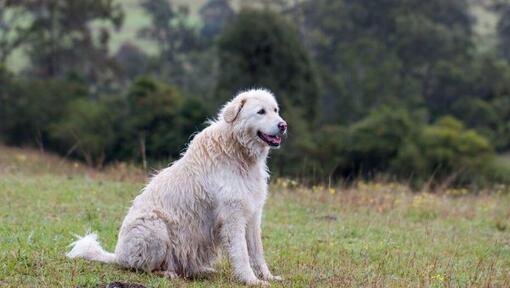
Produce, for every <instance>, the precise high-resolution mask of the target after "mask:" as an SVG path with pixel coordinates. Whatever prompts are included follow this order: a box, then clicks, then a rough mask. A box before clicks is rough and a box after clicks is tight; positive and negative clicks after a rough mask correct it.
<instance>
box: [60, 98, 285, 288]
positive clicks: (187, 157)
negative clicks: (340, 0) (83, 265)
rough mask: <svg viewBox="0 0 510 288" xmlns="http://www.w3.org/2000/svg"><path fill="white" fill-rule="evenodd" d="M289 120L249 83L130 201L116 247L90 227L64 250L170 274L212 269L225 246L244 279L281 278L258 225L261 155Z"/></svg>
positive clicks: (264, 176)
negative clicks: (265, 249)
mask: <svg viewBox="0 0 510 288" xmlns="http://www.w3.org/2000/svg"><path fill="white" fill-rule="evenodd" d="M286 130H287V123H286V122H285V121H284V120H283V119H282V118H281V117H280V116H279V114H278V104H277V102H276V100H275V98H274V96H273V95H272V94H271V93H270V92H269V91H267V90H249V91H246V92H243V93H240V94H239V95H237V96H236V97H235V98H234V99H232V100H231V101H230V102H228V103H227V104H225V106H224V107H223V109H221V111H220V113H219V115H218V117H217V120H215V121H211V122H210V125H209V126H208V127H207V128H205V129H204V130H203V131H202V132H200V133H198V134H197V135H196V136H195V137H194V139H193V140H192V141H191V143H190V144H189V146H188V148H187V151H186V152H185V153H184V154H183V156H182V158H181V159H180V160H178V161H176V162H175V163H173V164H172V165H171V166H170V167H168V168H166V169H164V170H162V171H161V172H160V173H159V174H157V175H156V176H155V177H154V178H152V180H151V181H150V182H149V184H148V185H147V186H146V187H145V188H144V189H143V192H142V193H141V194H140V195H138V196H137V197H136V198H135V200H134V201H133V206H132V207H131V208H130V209H129V212H128V214H127V216H126V218H125V219H124V222H123V223H122V227H121V229H120V231H119V237H118V242H117V246H116V248H115V253H109V252H106V251H105V250H103V249H102V248H101V246H100V244H99V242H98V241H97V235H96V234H89V235H87V236H85V237H83V238H80V239H78V240H77V241H76V242H74V243H73V244H72V245H73V248H72V250H71V251H70V252H69V253H68V254H67V256H68V257H70V258H76V257H81V258H85V259H88V260H96V261H101V262H107V263H116V264H119V265H121V266H124V267H127V268H133V269H137V270H144V271H146V272H153V273H157V274H159V275H163V276H166V277H168V278H173V277H176V276H183V277H195V276H198V275H200V274H203V273H208V272H213V271H214V270H213V269H212V268H211V267H212V264H213V263H214V261H215V259H216V258H217V256H218V252H219V248H220V247H223V248H224V249H225V250H226V252H227V254H228V256H229V258H230V261H231V263H232V265H233V268H234V271H235V275H236V276H237V277H238V279H239V280H240V281H242V282H244V283H246V284H249V285H258V284H262V285H267V284H268V282H267V280H281V278H280V277H278V276H273V275H272V274H271V272H270V271H269V269H268V267H267V264H266V261H265V260H264V255H263V254H264V253H263V248H262V240H261V231H260V224H261V218H262V209H263V206H264V202H265V200H266V196H267V182H268V177H269V175H268V170H267V166H266V158H267V155H268V152H269V148H270V147H279V145H280V142H281V136H282V135H283V134H284V133H286Z"/></svg>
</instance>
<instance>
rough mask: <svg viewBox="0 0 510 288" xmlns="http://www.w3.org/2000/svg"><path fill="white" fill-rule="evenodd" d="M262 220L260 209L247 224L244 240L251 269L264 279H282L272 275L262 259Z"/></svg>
mask: <svg viewBox="0 0 510 288" xmlns="http://www.w3.org/2000/svg"><path fill="white" fill-rule="evenodd" d="M261 222H262V211H260V212H258V213H256V214H255V215H254V216H253V217H252V218H251V219H250V220H249V221H248V225H247V231H246V232H247V233H246V241H247V243H248V252H249V254H250V261H251V264H252V266H253V269H254V270H255V271H256V272H257V273H258V274H259V275H260V277H262V279H264V280H276V281H281V280H283V278H282V277H280V276H273V274H271V272H270V271H269V268H268V267H267V263H266V260H265V259H264V248H263V246H262V233H261V228H260V224H261Z"/></svg>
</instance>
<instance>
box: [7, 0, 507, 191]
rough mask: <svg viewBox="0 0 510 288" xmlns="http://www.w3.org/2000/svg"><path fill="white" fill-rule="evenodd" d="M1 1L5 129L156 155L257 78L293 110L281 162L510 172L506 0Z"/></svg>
mask: <svg viewBox="0 0 510 288" xmlns="http://www.w3.org/2000/svg"><path fill="white" fill-rule="evenodd" d="M0 8H1V9H0V140H1V141H2V142H4V143H5V144H8V145H18V146H23V145H31V146H35V147H38V148H39V149H41V150H52V151H55V152H58V153H60V154H62V155H64V156H67V157H75V158H78V159H82V160H83V161H86V162H87V163H88V164H89V165H94V166H98V167H101V166H103V165H104V164H107V163H109V162H112V161H133V162H136V163H139V164H140V165H142V166H144V167H148V166H154V165H155V163H161V161H162V162H163V163H164V162H169V161H172V160H174V159H176V158H177V157H179V154H180V153H181V152H182V151H183V149H185V144H186V143H187V142H188V140H189V137H190V135H192V134H193V133H194V132H196V131H198V130H199V129H201V128H202V127H203V126H204V125H203V123H204V121H205V120H206V119H207V118H208V117H214V115H215V113H216V110H217V109H218V107H219V105H220V104H221V103H222V102H223V101H225V100H226V99H229V98H230V97H232V96H233V95H234V94H235V93H237V92H238V91H240V90H243V89H248V88H252V87H266V88H268V89H271V90H272V91H273V92H274V93H275V94H276V96H277V98H278V100H279V101H280V103H281V106H282V113H283V115H284V117H285V118H286V120H287V121H288V122H289V123H290V131H289V136H288V139H287V140H286V143H285V144H284V148H283V149H280V150H278V151H275V153H273V154H272V157H271V160H270V165H271V166H272V171H273V173H274V174H276V175H280V176H288V177H295V178H301V179H303V180H307V181H337V180H349V179H355V178H358V177H365V178H373V177H380V176H381V175H383V176H386V177H389V178H391V179H398V180H401V181H409V182H411V183H414V184H417V185H419V184H423V183H425V182H428V183H430V182H432V183H447V184H448V185H486V184H488V183H489V184H490V183H496V182H497V183H499V182H510V158H509V156H508V155H509V151H510V65H509V61H510V54H509V51H510V50H509V49H510V21H509V20H508V19H510V17H509V16H510V3H509V2H508V1H506V0H480V1H475V0H451V1H443V0H430V1H420V0H411V1H409V0H405V1H404V0H395V1H369V0H356V1H354V0H315V1H306V0H303V1H293V0H287V1H286V0H279V1H266V0H260V1H233V0H232V1H228V0H193V1H178V0H172V1H170V0H157V1H145V0H141V1H134V0H129V1H116V0H100V1H91V0H66V1H63V0H45V1H31V0H22V1H9V0H3V1H2V0H0ZM487 23H489V24H487ZM490 23H492V24H490Z"/></svg>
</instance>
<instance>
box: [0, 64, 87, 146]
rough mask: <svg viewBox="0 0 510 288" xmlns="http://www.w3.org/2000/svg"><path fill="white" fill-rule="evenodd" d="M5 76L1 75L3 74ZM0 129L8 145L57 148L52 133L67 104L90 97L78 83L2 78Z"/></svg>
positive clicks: (85, 89) (5, 76) (7, 76)
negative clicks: (52, 128)
mask: <svg viewBox="0 0 510 288" xmlns="http://www.w3.org/2000/svg"><path fill="white" fill-rule="evenodd" d="M0 74H2V73H0ZM0 78H2V79H1V80H0V82H2V83H0V85H2V89H0V127H2V128H1V130H2V133H3V134H4V137H3V138H4V140H5V141H6V142H7V143H8V144H12V145H21V144H29V145H30V144H31V145H37V146H38V147H39V148H40V149H44V148H45V147H47V146H50V148H52V147H53V148H56V147H55V143H54V141H52V139H51V137H50V133H49V127H50V125H51V124H52V123H55V122H56V121H59V120H60V118H61V117H62V116H63V115H64V114H65V111H66V107H67V103H69V102H70V101H72V100H73V99H76V98H84V97H86V96H87V95H88V91H87V88H86V87H85V86H84V85H83V83H81V82H79V81H62V80H48V81H41V80H33V81H32V80H19V79H15V78H14V77H13V76H12V75H11V76H9V74H4V76H3V77H2V76H0Z"/></svg>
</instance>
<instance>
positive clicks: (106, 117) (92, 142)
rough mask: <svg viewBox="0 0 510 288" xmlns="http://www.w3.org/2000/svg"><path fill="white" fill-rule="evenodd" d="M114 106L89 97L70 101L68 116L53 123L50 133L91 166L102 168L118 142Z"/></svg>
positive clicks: (70, 151) (69, 152)
mask: <svg viewBox="0 0 510 288" xmlns="http://www.w3.org/2000/svg"><path fill="white" fill-rule="evenodd" d="M117 117H118V114H117V113H115V106H109V105H108V104H107V103H106V102H104V101H93V100H88V99H86V98H83V99H77V100H74V101H72V102H71V103H69V105H68V107H67V109H66V113H65V115H63V117H62V118H61V119H60V120H59V121H57V122H55V123H53V124H52V125H51V127H50V128H51V134H52V136H53V137H54V138H55V139H58V140H59V141H60V143H61V145H62V146H64V147H66V150H67V153H66V154H68V155H69V154H75V155H77V156H78V157H80V158H82V159H84V160H85V161H86V163H87V164H88V165H90V166H94V167H99V168H101V167H102V166H103V164H104V163H105V161H106V160H107V157H108V155H111V152H112V148H113V147H114V145H115V143H116V141H117V137H118V136H117V135H118V134H117V133H116V131H115V124H116V122H117V121H118V120H119V119H118V118H117Z"/></svg>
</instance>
